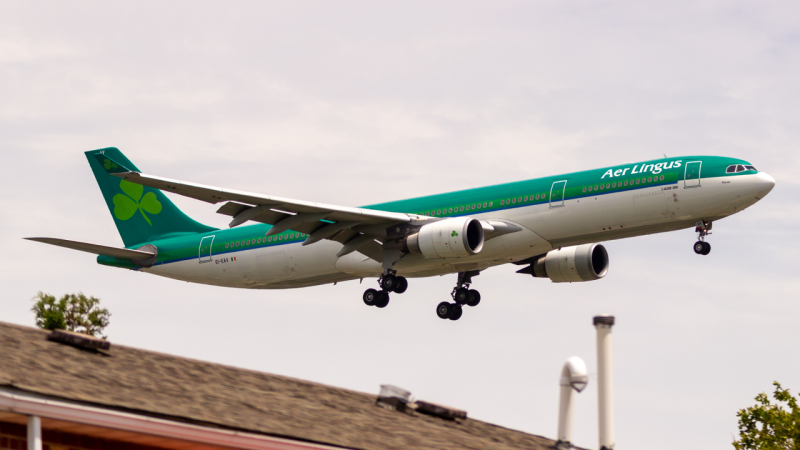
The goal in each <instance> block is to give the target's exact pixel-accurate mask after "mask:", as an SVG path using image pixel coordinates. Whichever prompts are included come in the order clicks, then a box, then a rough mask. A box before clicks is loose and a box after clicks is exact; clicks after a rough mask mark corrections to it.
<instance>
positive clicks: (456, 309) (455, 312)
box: [448, 305, 463, 320]
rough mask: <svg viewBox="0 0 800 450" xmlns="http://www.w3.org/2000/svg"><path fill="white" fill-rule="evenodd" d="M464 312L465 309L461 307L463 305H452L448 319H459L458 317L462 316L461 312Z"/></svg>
mask: <svg viewBox="0 0 800 450" xmlns="http://www.w3.org/2000/svg"><path fill="white" fill-rule="evenodd" d="M462 313H463V310H462V309H461V305H452V306H451V307H450V317H448V319H450V320H458V319H460V318H461V314H462Z"/></svg>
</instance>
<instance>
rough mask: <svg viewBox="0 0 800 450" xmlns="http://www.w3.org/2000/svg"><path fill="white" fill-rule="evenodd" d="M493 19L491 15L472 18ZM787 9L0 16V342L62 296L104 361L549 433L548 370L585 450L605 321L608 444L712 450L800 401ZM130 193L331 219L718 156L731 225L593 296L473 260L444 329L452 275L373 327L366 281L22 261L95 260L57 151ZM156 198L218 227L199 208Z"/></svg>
mask: <svg viewBox="0 0 800 450" xmlns="http://www.w3.org/2000/svg"><path fill="white" fill-rule="evenodd" d="M496 3H500V4H499V5H498V4H496ZM798 80H800V3H798V2H796V1H783V2H763V1H758V2H756V1H752V2H734V1H691V2H676V1H674V0H672V1H663V2H638V1H618V2H594V1H584V2H564V1H540V2H494V3H492V4H490V3H489V2H483V3H477V2H466V1H454V2H435V3H434V2H429V1H427V2H410V1H403V2H374V1H373V2H316V3H314V2H273V3H268V2H250V3H248V2H237V3H235V4H231V2H224V3H223V2H219V3H209V2H199V1H191V2H188V1H187V2H169V3H168V4H166V3H165V2H143V1H138V2H130V3H128V4H122V3H121V2H113V3H109V2H78V1H75V2H51V3H41V2H33V1H21V2H16V1H8V0H7V1H4V2H2V3H0V151H1V152H2V164H0V188H2V191H3V192H4V194H5V195H3V196H2V197H0V244H2V248H3V250H4V252H5V257H4V258H3V260H4V263H3V265H2V271H1V274H0V277H2V278H1V279H2V286H3V295H2V297H1V298H0V320H2V321H8V322H13V323H18V324H24V325H33V322H34V321H33V315H32V314H31V313H30V312H29V309H30V307H31V298H32V297H33V296H34V295H35V294H36V292H37V291H39V290H42V291H45V292H49V293H53V294H57V295H60V294H64V293H68V292H77V291H82V292H84V293H86V294H90V295H94V296H97V297H99V298H101V299H102V303H103V304H104V306H106V307H107V308H108V309H110V310H111V312H112V314H113V316H112V318H111V325H110V326H109V328H108V329H107V333H108V335H109V337H110V340H111V341H112V343H116V344H124V345H129V346H135V347H140V348H146V349H152V350H157V351H161V352H166V353H170V354H174V355H180V356H187V357H191V358H198V359H202V360H208V361H214V362H219V363H224V364H230V365H234V366H238V367H246V368H251V369H256V370H261V371H265V372H270V373H275V374H281V375H288V376H293V377H298V378H302V379H305V380H311V381H316V382H321V383H326V384H331V385H335V386H340V387H346V388H351V389H355V390H359V391H364V392H370V393H377V392H378V389H379V385H380V384H383V383H391V384H396V385H399V386H401V387H403V388H406V389H408V390H410V391H412V393H413V394H414V395H415V396H416V397H417V398H421V399H425V400H429V401H434V402H438V403H443V404H448V405H452V406H455V407H459V408H463V409H466V410H467V411H468V412H469V415H470V416H471V417H474V418H477V419H482V420H486V421H490V422H493V423H496V424H499V425H503V426H506V427H510V428H515V429H520V430H524V431H527V432H531V433H536V434H541V435H545V436H548V437H552V438H555V437H556V422H557V407H558V377H559V374H560V371H561V367H562V364H563V362H564V360H566V359H567V358H568V357H570V356H573V355H577V356H580V357H582V358H583V359H584V360H585V361H586V362H587V364H588V366H589V370H590V372H591V373H592V378H591V379H590V384H589V387H588V388H587V390H586V391H585V392H584V393H583V394H581V395H580V396H579V398H578V400H577V415H576V425H575V442H576V443H577V444H579V445H581V446H585V447H589V448H597V413H596V411H597V404H596V398H597V397H596V393H597V391H596V387H597V386H596V381H597V380H596V376H595V375H594V374H596V370H597V369H596V362H595V335H594V328H593V327H592V325H591V322H592V316H593V315H595V314H598V313H610V314H614V315H616V317H617V325H616V326H615V328H614V339H615V361H614V370H615V380H614V382H615V386H616V392H615V402H616V435H617V448H619V449H642V448H647V449H653V450H660V449H674V448H677V447H692V448H707V449H727V448H731V446H730V442H731V441H732V440H733V439H734V438H735V436H736V434H737V428H736V423H737V419H736V411H737V410H738V409H740V408H743V407H746V406H749V405H751V404H753V403H754V402H753V397H754V396H755V395H756V394H758V393H759V392H763V391H771V389H772V386H771V383H772V381H773V380H779V381H781V382H782V383H783V384H784V385H785V386H786V387H788V388H790V389H791V390H792V391H793V392H795V393H797V392H798V391H800V378H799V377H798V374H799V373H800V358H798V341H799V340H800V327H798V317H800V295H798V292H800V277H798V272H800V262H798V254H800V253H798V250H799V249H800V237H799V236H798V225H800V200H798V198H800V175H798V168H800V152H799V151H798V142H800V87H798V86H800V83H799V82H798ZM108 146H116V147H119V148H120V149H121V150H122V151H123V152H125V154H126V155H127V156H128V157H129V158H130V159H131V160H132V161H134V162H135V163H136V164H137V165H138V166H139V168H140V169H142V170H143V171H145V172H148V173H152V174H155V175H161V176H166V177H170V178H178V179H184V180H190V181H195V182H200V183H206V184H213V185H219V186H224V187H229V188H236V189H241V190H249V191H255V192H261V193H264V194H272V195H280V196H285V197H292V198H299V199H305V200H311V201H319V202H326V203H333V204H339V205H347V206H358V205H365V204H371V203H377V202H381V201H386V200H393V199H400V198H407V197H412V196H418V195H424V194H433V193H439V192H446V191H450V190H457V189H465V188H470V187H478V186H483V185H488V184H495V183H502V182H508V181H516V180H522V179H528V178H534V177H538V176H545V175H551V174H557V173H563V172H568V171H574V170H583V169H590V168H596V167H602V166H606V165H612V164H617V163H621V162H626V161H636V160H643V159H651V158H657V157H661V156H662V155H664V154H666V155H667V156H680V155H697V154H711V155H725V156H732V157H738V158H743V159H745V160H747V161H750V162H751V163H752V164H754V165H755V166H756V167H757V168H758V169H760V170H763V171H765V172H767V173H769V174H770V175H772V176H773V177H775V179H776V180H777V186H776V188H775V189H774V190H773V192H772V193H771V194H770V195H769V196H767V197H766V198H765V199H764V200H763V201H761V202H759V203H758V204H756V205H755V206H753V207H751V208H750V209H748V210H746V211H744V212H742V213H740V214H737V215H735V216H733V217H730V218H727V219H725V220H722V221H720V222H717V223H715V226H714V234H713V235H712V236H711V237H710V242H711V244H712V245H713V250H712V252H711V254H710V255H709V256H706V257H702V256H699V255H695V254H694V253H693V252H692V249H691V246H692V244H693V242H694V240H695V235H694V233H693V230H684V231H679V232H673V233H668V234H662V235H654V236H645V237H639V238H634V239H627V240H623V241H612V242H608V243H607V244H606V247H607V248H608V250H609V253H610V258H611V269H610V272H609V274H608V276H606V278H604V279H603V280H600V281H595V282H590V283H573V284H554V283H550V282H549V281H547V280H540V279H533V278H531V277H529V276H523V275H519V274H515V273H514V272H515V270H516V269H518V267H516V266H513V267H498V268H494V269H490V270H487V271H486V272H484V273H483V274H481V275H480V276H479V277H477V278H475V287H476V288H477V289H479V290H480V291H481V293H482V297H483V300H482V302H481V304H480V305H479V306H478V307H476V308H467V309H466V310H465V312H464V316H463V317H462V318H461V320H459V321H458V322H451V321H442V320H439V319H438V318H437V317H436V315H435V307H436V305H437V304H438V303H439V302H440V301H443V300H447V299H449V293H450V291H451V289H452V287H453V285H454V284H455V275H452V276H445V277H436V278H430V279H421V280H418V279H414V280H412V281H411V284H410V287H409V288H408V291H407V292H406V293H405V294H403V295H394V296H393V297H392V301H391V304H390V305H389V306H388V307H387V308H385V309H383V310H380V309H378V308H368V307H366V306H364V304H363V303H362V301H361V294H362V292H363V290H364V289H366V288H367V287H374V286H375V283H374V280H364V284H363V285H359V283H358V282H357V281H355V282H347V283H340V284H338V285H337V286H321V287H314V288H308V289H302V290H288V291H246V290H235V289H225V288H218V287H210V286H202V285H194V284H188V283H184V282H179V281H173V280H168V279H163V278H158V277H155V276H151V275H146V274H143V273H136V272H131V271H126V270H120V269H113V268H109V267H103V266H99V265H97V264H96V263H95V260H94V258H93V257H92V256H91V255H87V254H84V253H79V252H74V251H70V250H66V249H59V248H55V247H50V246H45V245H43V244H38V243H33V242H28V241H23V240H22V239H21V238H22V237H24V236H51V237H60V238H67V239H75V240H81V241H89V242H94V243H99V244H106V245H121V244H122V242H121V239H120V237H119V235H118V234H117V232H116V229H115V227H114V224H113V221H112V220H111V218H110V214H109V212H108V210H107V208H106V206H105V204H104V202H103V199H102V196H101V195H100V192H99V190H98V188H97V185H96V183H95V180H94V178H93V176H92V174H91V171H90V169H89V166H88V164H87V162H86V159H85V157H84V155H83V152H84V151H86V150H91V149H96V148H102V147H108ZM174 200H175V202H176V203H177V204H178V205H179V206H180V207H181V208H183V209H184V210H185V211H186V212H187V213H189V214H190V215H191V216H193V217H194V218H196V219H197V220H199V221H201V222H204V223H208V224H211V225H214V226H219V227H225V226H226V223H227V221H228V218H227V217H225V216H220V215H217V214H215V210H216V207H215V206H212V205H208V204H205V203H202V202H197V201H193V200H190V199H185V198H174Z"/></svg>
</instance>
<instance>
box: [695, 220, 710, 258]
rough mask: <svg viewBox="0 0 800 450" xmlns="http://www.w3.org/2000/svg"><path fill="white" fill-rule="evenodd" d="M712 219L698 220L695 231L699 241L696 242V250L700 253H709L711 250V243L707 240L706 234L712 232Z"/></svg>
mask: <svg viewBox="0 0 800 450" xmlns="http://www.w3.org/2000/svg"><path fill="white" fill-rule="evenodd" d="M711 226H712V223H711V221H710V220H709V221H705V220H701V221H699V222H697V226H696V227H695V229H694V231H695V232H697V242H695V243H694V246H693V248H694V252H695V253H697V254H698V255H707V254H709V253H710V252H711V244H709V243H708V242H706V236H708V235H709V234H711Z"/></svg>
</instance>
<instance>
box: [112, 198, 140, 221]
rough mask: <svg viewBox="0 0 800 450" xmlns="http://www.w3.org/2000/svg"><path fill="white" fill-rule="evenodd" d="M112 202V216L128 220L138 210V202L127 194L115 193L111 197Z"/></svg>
mask: <svg viewBox="0 0 800 450" xmlns="http://www.w3.org/2000/svg"><path fill="white" fill-rule="evenodd" d="M112 201H113V202H114V217H116V218H117V219H119V220H128V219H130V218H131V217H133V215H134V214H136V211H138V210H139V204H138V203H136V202H135V201H133V200H132V199H131V198H130V197H128V196H127V195H122V194H117V195H115V196H114V198H113V199H112Z"/></svg>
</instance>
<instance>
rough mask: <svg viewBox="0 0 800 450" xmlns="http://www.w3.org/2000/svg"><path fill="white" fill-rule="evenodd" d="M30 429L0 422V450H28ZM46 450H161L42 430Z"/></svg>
mask: <svg viewBox="0 0 800 450" xmlns="http://www.w3.org/2000/svg"><path fill="white" fill-rule="evenodd" d="M27 437H28V428H27V427H26V426H25V425H17V424H15V423H8V422H0V450H25V449H27V445H28V444H27ZM42 441H43V442H44V446H43V448H44V450H161V449H160V448H159V447H151V446H147V445H139V444H132V443H129V442H122V441H111V440H107V439H98V438H94V437H91V436H83V435H80V434H73V433H64V432H61V431H55V430H48V429H46V428H42Z"/></svg>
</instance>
